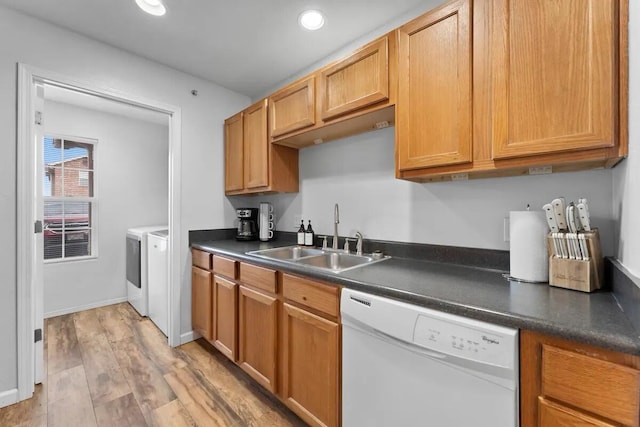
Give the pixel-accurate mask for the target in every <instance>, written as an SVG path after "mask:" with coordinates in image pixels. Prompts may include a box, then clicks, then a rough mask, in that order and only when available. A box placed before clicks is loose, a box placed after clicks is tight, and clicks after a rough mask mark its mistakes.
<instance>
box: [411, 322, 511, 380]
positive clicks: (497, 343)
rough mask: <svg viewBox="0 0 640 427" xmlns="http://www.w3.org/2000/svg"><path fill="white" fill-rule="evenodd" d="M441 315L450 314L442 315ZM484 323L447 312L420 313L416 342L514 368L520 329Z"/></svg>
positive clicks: (415, 330) (414, 339) (422, 345)
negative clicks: (484, 325)
mask: <svg viewBox="0 0 640 427" xmlns="http://www.w3.org/2000/svg"><path fill="white" fill-rule="evenodd" d="M442 315H444V316H446V317H447V318H446V319H439V318H438V317H441V316H442ZM482 323H483V322H479V321H476V320H471V319H466V318H461V317H458V316H453V315H448V314H446V313H438V315H437V316H430V315H427V314H418V316H417V319H416V324H415V328H414V331H413V343H414V344H415V345H418V346H420V347H424V348H426V349H431V350H434V351H439V352H442V353H446V354H451V355H454V356H457V357H463V358H465V359H473V360H476V361H479V362H484V363H488V364H491V365H496V366H502V367H505V368H513V366H514V364H515V360H514V358H513V349H514V348H515V347H516V346H517V341H516V339H517V331H516V330H515V329H510V328H502V327H496V326H495V325H490V327H491V329H490V330H487V329H485V328H483V325H482Z"/></svg>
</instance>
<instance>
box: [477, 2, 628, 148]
mask: <svg viewBox="0 0 640 427" xmlns="http://www.w3.org/2000/svg"><path fill="white" fill-rule="evenodd" d="M491 5H492V7H493V12H492V16H491V20H492V22H491V28H492V34H491V40H490V55H487V57H485V58H479V59H483V60H488V59H489V58H490V61H491V66H490V68H491V75H492V76H493V81H492V85H491V88H492V89H491V100H490V104H491V108H492V115H491V116H492V117H491V123H488V124H486V126H488V127H489V129H490V130H489V132H490V133H491V140H492V141H493V158H494V159H501V158H509V157H519V156H527V155H534V154H542V153H553V152H559V151H568V150H577V149H585V148H597V147H611V146H613V145H614V140H615V137H616V135H615V123H616V121H617V110H616V105H617V93H618V90H617V84H618V83H617V78H616V76H617V55H616V50H617V44H618V39H617V36H616V34H617V32H618V30H617V25H618V24H617V23H618V16H617V9H618V2H617V1H616V0H584V1H557V0H538V1H520V0H496V1H492V2H491ZM479 125H480V126H482V125H483V124H479Z"/></svg>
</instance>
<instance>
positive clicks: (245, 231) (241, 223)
mask: <svg viewBox="0 0 640 427" xmlns="http://www.w3.org/2000/svg"><path fill="white" fill-rule="evenodd" d="M236 216H237V217H238V230H237V232H236V240H256V239H257V238H258V208H238V209H236Z"/></svg>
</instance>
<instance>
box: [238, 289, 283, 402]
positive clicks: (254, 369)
mask: <svg viewBox="0 0 640 427" xmlns="http://www.w3.org/2000/svg"><path fill="white" fill-rule="evenodd" d="M239 289H240V290H239V300H240V301H239V304H238V305H239V312H238V315H239V316H238V317H239V319H238V339H239V351H238V364H239V365H240V367H241V368H242V369H243V370H244V371H245V372H247V373H248V374H249V375H250V376H251V377H253V379H255V380H256V381H257V382H258V383H259V384H260V385H262V386H263V387H264V388H266V389H267V390H269V391H271V392H272V393H275V392H276V361H277V358H276V351H277V348H276V337H277V333H276V327H277V321H278V312H277V307H278V305H277V304H278V301H277V300H276V298H274V297H272V296H269V295H266V294H263V293H262V292H257V291H254V290H252V289H249V288H246V287H244V286H240V287H239Z"/></svg>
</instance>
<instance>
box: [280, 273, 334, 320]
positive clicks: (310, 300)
mask: <svg viewBox="0 0 640 427" xmlns="http://www.w3.org/2000/svg"><path fill="white" fill-rule="evenodd" d="M282 293H283V295H284V297H285V298H286V299H288V300H290V301H294V302H297V303H298V304H302V305H304V306H307V307H309V308H312V309H315V310H318V311H320V312H322V313H325V314H328V315H329V316H332V317H338V311H339V305H340V300H339V293H340V288H338V287H337V286H329V285H325V284H322V283H319V282H315V281H312V280H309V279H303V278H301V277H296V276H291V275H289V274H284V275H283V276H282Z"/></svg>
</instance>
